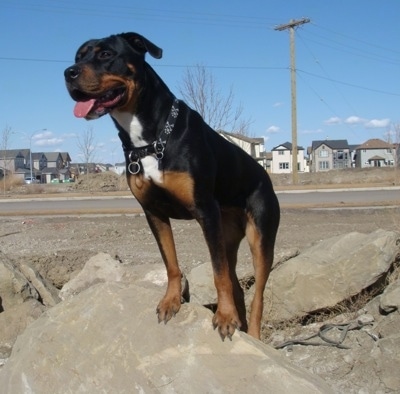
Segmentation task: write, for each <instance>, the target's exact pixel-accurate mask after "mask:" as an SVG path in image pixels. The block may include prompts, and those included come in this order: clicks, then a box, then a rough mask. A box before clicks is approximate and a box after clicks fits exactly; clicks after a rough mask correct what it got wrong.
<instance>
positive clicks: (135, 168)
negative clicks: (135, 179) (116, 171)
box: [128, 161, 140, 175]
mask: <svg viewBox="0 0 400 394" xmlns="http://www.w3.org/2000/svg"><path fill="white" fill-rule="evenodd" d="M128 171H129V172H130V173H131V174H132V175H136V174H139V172H140V164H139V162H138V161H132V162H131V163H129V164H128Z"/></svg>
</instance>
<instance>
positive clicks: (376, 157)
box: [368, 155, 385, 161]
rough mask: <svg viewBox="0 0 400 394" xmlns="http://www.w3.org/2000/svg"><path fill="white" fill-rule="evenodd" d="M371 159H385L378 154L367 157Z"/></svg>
mask: <svg viewBox="0 0 400 394" xmlns="http://www.w3.org/2000/svg"><path fill="white" fill-rule="evenodd" d="M373 160H385V158H383V157H381V156H378V155H375V156H372V157H370V158H369V159H368V161H373Z"/></svg>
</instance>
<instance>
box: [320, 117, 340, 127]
mask: <svg viewBox="0 0 400 394" xmlns="http://www.w3.org/2000/svg"><path fill="white" fill-rule="evenodd" d="M324 123H325V124H328V125H332V124H339V123H342V120H341V119H340V118H338V117H337V116H333V117H331V118H329V119H327V120H325V121H324Z"/></svg>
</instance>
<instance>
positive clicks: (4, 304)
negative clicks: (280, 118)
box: [0, 252, 39, 312]
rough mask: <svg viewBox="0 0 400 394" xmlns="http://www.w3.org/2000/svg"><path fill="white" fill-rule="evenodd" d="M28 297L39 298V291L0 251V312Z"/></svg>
mask: <svg viewBox="0 0 400 394" xmlns="http://www.w3.org/2000/svg"><path fill="white" fill-rule="evenodd" d="M29 298H35V299H39V293H38V292H37V290H36V289H35V287H34V286H33V285H32V284H31V283H30V282H29V281H28V279H27V278H26V277H25V276H24V275H23V274H22V273H21V271H20V270H19V269H18V267H17V266H16V265H15V264H14V262H12V261H11V260H10V259H9V258H8V257H7V256H6V255H4V254H3V253H1V252H0V312H2V311H3V310H8V309H11V308H12V307H13V306H16V305H20V304H22V303H23V302H24V301H26V300H27V299H29Z"/></svg>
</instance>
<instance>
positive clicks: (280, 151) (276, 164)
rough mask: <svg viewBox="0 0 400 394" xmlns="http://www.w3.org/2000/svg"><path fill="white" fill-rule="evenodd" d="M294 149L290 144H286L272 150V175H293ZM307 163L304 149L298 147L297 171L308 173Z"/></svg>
mask: <svg viewBox="0 0 400 394" xmlns="http://www.w3.org/2000/svg"><path fill="white" fill-rule="evenodd" d="M292 149H293V145H292V144H291V143H290V142H285V143H283V144H281V145H278V146H276V147H275V148H273V149H272V165H271V173H272V174H291V173H292ZM306 168H307V167H306V161H305V158H304V148H303V147H301V146H298V147H297V171H299V172H305V171H306Z"/></svg>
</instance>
